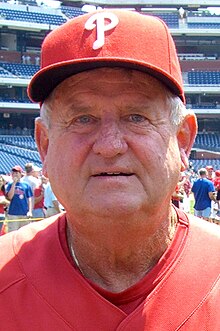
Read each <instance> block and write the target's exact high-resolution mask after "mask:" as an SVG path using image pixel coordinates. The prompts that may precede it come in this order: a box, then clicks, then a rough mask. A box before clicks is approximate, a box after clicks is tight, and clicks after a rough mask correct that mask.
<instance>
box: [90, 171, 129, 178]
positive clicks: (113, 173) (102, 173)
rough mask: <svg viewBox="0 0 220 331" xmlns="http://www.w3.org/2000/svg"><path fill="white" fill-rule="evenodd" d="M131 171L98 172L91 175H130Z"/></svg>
mask: <svg viewBox="0 0 220 331" xmlns="http://www.w3.org/2000/svg"><path fill="white" fill-rule="evenodd" d="M132 175H133V173H125V172H100V173H99V174H96V175H94V176H93V177H99V176H132Z"/></svg>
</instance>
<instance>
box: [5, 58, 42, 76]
mask: <svg viewBox="0 0 220 331" xmlns="http://www.w3.org/2000/svg"><path fill="white" fill-rule="evenodd" d="M0 68H1V69H2V70H7V72H8V73H9V75H10V74H11V75H14V76H19V77H21V78H22V77H23V78H24V77H25V78H31V77H32V76H33V75H34V74H35V73H36V72H37V71H38V70H39V68H40V67H39V66H37V65H34V64H23V63H7V62H0ZM0 75H1V71H0Z"/></svg>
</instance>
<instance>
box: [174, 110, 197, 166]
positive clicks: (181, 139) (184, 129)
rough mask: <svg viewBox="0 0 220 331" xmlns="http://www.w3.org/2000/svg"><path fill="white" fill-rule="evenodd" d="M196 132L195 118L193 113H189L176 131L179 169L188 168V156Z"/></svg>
mask: <svg viewBox="0 0 220 331" xmlns="http://www.w3.org/2000/svg"><path fill="white" fill-rule="evenodd" d="M196 134H197V120H196V116H195V115H194V114H189V115H187V116H186V117H185V119H184V120H183V123H182V124H181V126H180V128H179V130H178V133H177V139H178V144H179V150H180V156H181V161H182V163H181V171H184V170H186V169H187V168H188V158H189V155H190V152H191V148H192V146H193V144H194V141H195V137H196Z"/></svg>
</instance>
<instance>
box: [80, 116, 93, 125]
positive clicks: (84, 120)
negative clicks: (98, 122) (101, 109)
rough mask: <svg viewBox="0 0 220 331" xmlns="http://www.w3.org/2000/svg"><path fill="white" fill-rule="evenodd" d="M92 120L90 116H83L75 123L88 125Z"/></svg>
mask: <svg viewBox="0 0 220 331" xmlns="http://www.w3.org/2000/svg"><path fill="white" fill-rule="evenodd" d="M93 120H94V119H93V118H92V117H91V116H88V115H83V116H80V117H78V118H77V119H76V122H77V123H80V124H88V123H91V122H92V121H93Z"/></svg>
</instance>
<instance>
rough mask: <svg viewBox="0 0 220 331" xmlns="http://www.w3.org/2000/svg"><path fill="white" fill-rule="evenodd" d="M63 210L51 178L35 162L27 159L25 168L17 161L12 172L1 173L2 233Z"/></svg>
mask: <svg viewBox="0 0 220 331" xmlns="http://www.w3.org/2000/svg"><path fill="white" fill-rule="evenodd" d="M62 211H63V208H62V206H61V204H60V203H59V202H58V200H57V198H56V196H55V195H54V193H53V191H52V189H51V185H50V182H49V179H48V178H47V177H45V176H44V175H43V174H42V169H41V168H39V167H37V166H35V165H34V164H33V163H27V164H26V165H25V169H22V167H21V166H20V165H15V166H14V167H13V168H12V169H11V173H10V174H9V175H7V176H6V175H0V232H1V234H4V233H5V232H10V231H13V230H17V229H19V228H20V227H22V226H23V225H26V224H28V223H30V222H31V221H38V220H41V219H43V218H45V217H50V216H53V215H55V214H58V213H60V212H62ZM5 225H6V226H7V227H6V226H5Z"/></svg>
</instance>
